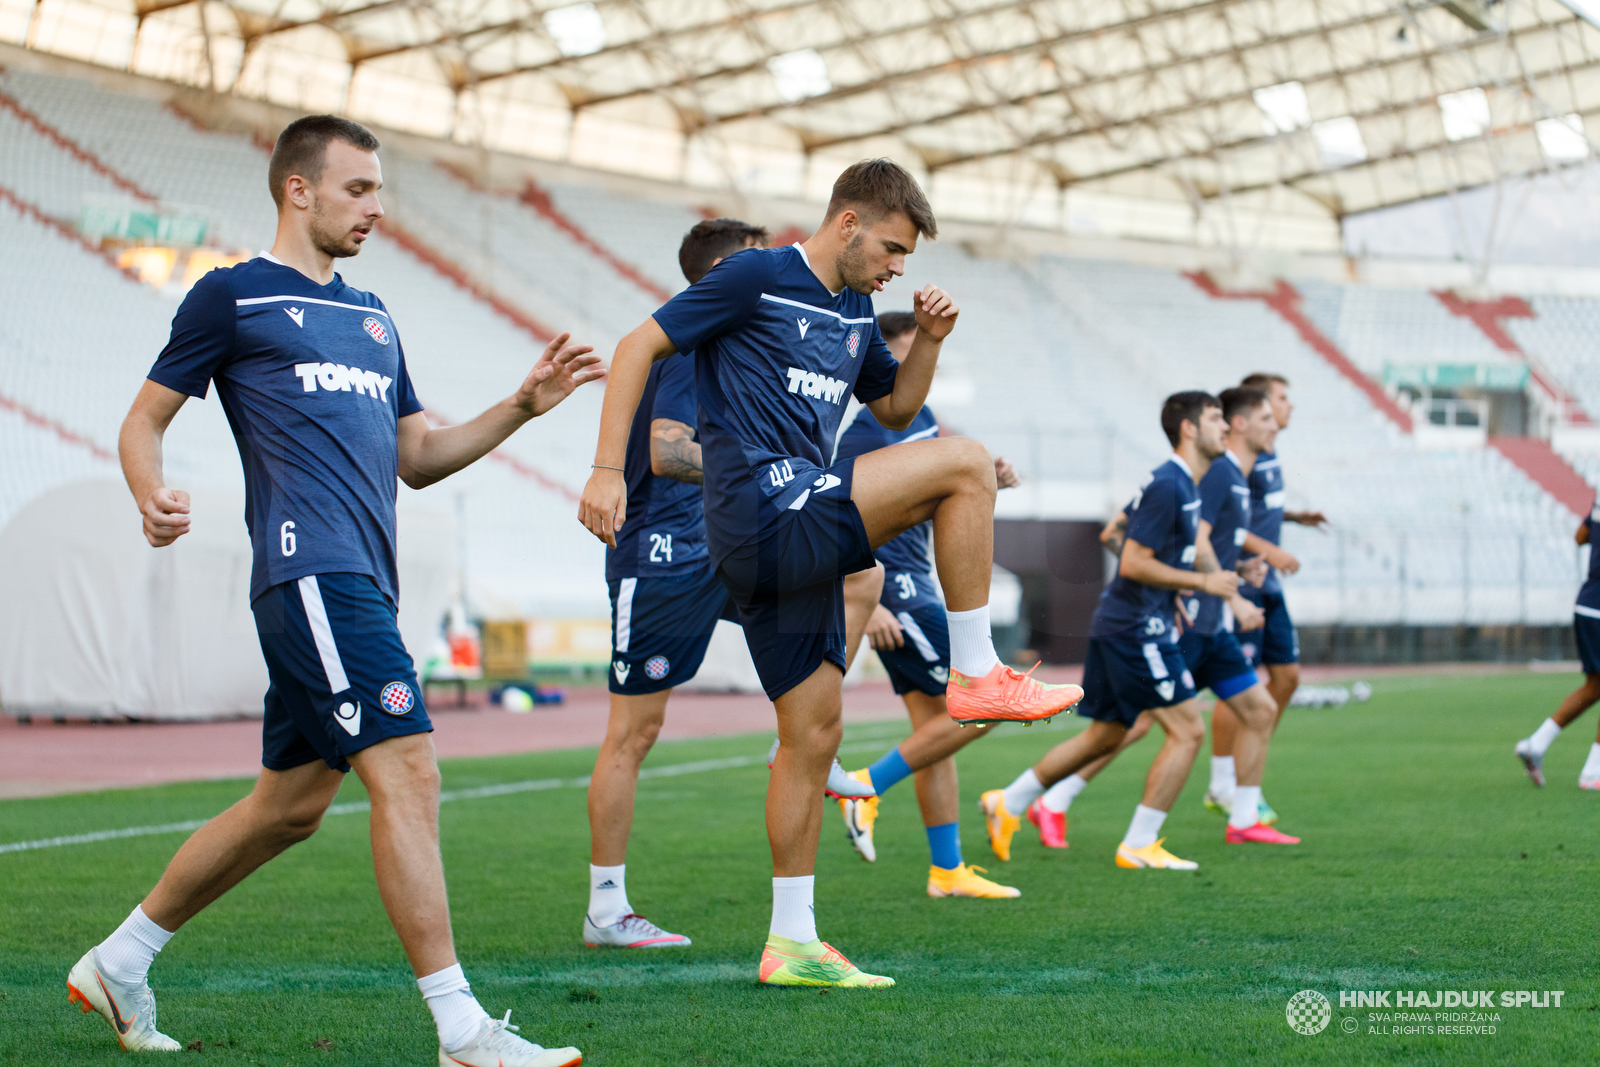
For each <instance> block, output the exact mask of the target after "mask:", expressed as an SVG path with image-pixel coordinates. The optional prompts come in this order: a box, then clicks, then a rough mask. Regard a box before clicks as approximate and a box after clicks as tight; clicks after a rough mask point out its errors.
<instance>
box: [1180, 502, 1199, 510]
mask: <svg viewBox="0 0 1600 1067" xmlns="http://www.w3.org/2000/svg"><path fill="white" fill-rule="evenodd" d="M1199 506H1200V501H1198V500H1191V501H1189V502H1188V503H1187V504H1185V505H1184V506H1183V510H1184V511H1192V510H1194V509H1195V508H1197V507H1199Z"/></svg>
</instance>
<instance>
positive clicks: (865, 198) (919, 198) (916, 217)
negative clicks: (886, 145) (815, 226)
mask: <svg viewBox="0 0 1600 1067" xmlns="http://www.w3.org/2000/svg"><path fill="white" fill-rule="evenodd" d="M846 208H854V209H855V211H856V214H858V215H860V216H861V221H862V222H865V223H872V222H876V221H878V220H879V219H881V218H883V217H885V216H887V215H904V216H905V217H906V218H908V219H910V220H911V225H913V226H915V227H916V228H917V232H918V233H920V234H925V235H926V236H927V237H928V238H929V239H930V240H933V239H937V238H938V236H939V223H938V221H937V220H936V219H935V218H934V217H933V208H931V207H929V206H928V198H927V197H926V196H924V195H923V193H922V186H920V185H918V184H917V179H915V178H913V177H912V176H911V172H910V171H908V170H906V169H905V168H904V167H902V166H901V165H900V164H898V163H896V162H895V161H894V160H892V159H863V160H862V161H861V162H860V163H855V164H852V165H851V166H850V167H848V168H846V169H845V172H844V173H843V174H841V175H839V178H838V180H837V181H835V182H834V183H833V195H832V196H831V197H829V198H828V214H827V215H826V216H824V218H823V221H824V222H826V221H827V220H828V219H831V218H833V217H834V216H835V215H837V214H839V212H841V211H843V210H845V209H846Z"/></svg>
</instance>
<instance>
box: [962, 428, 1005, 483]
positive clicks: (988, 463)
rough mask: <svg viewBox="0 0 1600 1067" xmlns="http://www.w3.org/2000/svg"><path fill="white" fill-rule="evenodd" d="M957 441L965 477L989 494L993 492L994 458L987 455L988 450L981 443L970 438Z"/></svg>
mask: <svg viewBox="0 0 1600 1067" xmlns="http://www.w3.org/2000/svg"><path fill="white" fill-rule="evenodd" d="M957 440H959V441H960V442H961V466H962V467H963V469H964V471H965V473H966V474H967V476H968V477H970V478H972V479H974V480H976V481H977V482H978V483H979V484H980V485H983V486H986V487H987V488H988V489H989V491H990V492H994V491H995V488H996V483H995V476H994V457H993V456H991V455H989V450H988V449H987V448H985V447H984V445H983V442H981V441H975V440H973V439H972V438H970V437H962V438H957Z"/></svg>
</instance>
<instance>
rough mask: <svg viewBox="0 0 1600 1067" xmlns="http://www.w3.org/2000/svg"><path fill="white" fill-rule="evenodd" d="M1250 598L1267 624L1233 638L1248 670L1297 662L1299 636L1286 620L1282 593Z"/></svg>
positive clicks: (1287, 618)
mask: <svg viewBox="0 0 1600 1067" xmlns="http://www.w3.org/2000/svg"><path fill="white" fill-rule="evenodd" d="M1251 599H1252V600H1254V601H1255V602H1256V604H1257V605H1258V606H1259V607H1260V608H1261V610H1262V611H1263V612H1264V613H1265V614H1266V616H1267V621H1266V623H1265V625H1263V626H1261V627H1260V628H1259V629H1255V630H1245V631H1244V632H1242V633H1239V634H1236V635H1235V636H1236V637H1238V639H1239V648H1240V649H1241V650H1242V651H1243V652H1244V658H1245V661H1246V662H1247V663H1249V664H1250V666H1252V667H1259V666H1261V665H1262V664H1263V663H1265V664H1266V665H1267V666H1269V667H1277V666H1281V665H1283V664H1286V663H1299V662H1300V635H1299V634H1297V633H1295V631H1294V620H1292V619H1290V618H1289V605H1287V604H1285V603H1284V602H1283V594H1282V593H1259V594H1257V595H1256V596H1253V597H1252V598H1251Z"/></svg>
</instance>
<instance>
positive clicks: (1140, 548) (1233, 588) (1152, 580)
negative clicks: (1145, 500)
mask: <svg viewBox="0 0 1600 1067" xmlns="http://www.w3.org/2000/svg"><path fill="white" fill-rule="evenodd" d="M1211 566H1212V568H1213V569H1212V571H1211V572H1210V573H1209V574H1202V575H1201V576H1200V581H1198V582H1196V581H1195V580H1194V579H1195V575H1196V574H1197V573H1198V572H1199V567H1200V559H1199V556H1198V554H1197V555H1196V558H1195V570H1192V571H1186V570H1184V569H1183V568H1181V567H1169V566H1167V565H1166V564H1165V563H1162V562H1161V561H1160V560H1158V559H1156V551H1155V549H1153V548H1151V547H1150V546H1148V545H1142V544H1140V543H1139V542H1138V541H1135V540H1133V539H1132V538H1129V539H1128V541H1127V543H1126V544H1125V545H1123V547H1122V562H1121V563H1120V564H1119V565H1118V569H1117V573H1119V574H1121V575H1122V576H1123V577H1124V578H1127V579H1128V580H1129V581H1134V582H1138V583H1139V584H1141V585H1149V586H1154V587H1155V588H1157V589H1193V588H1195V587H1196V586H1199V588H1200V591H1201V592H1202V593H1210V594H1211V595H1212V596H1220V597H1228V596H1232V595H1233V594H1234V593H1236V592H1238V590H1239V576H1238V575H1237V574H1234V573H1233V572H1232V571H1224V570H1218V569H1216V566H1217V559H1216V556H1212V557H1211Z"/></svg>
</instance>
